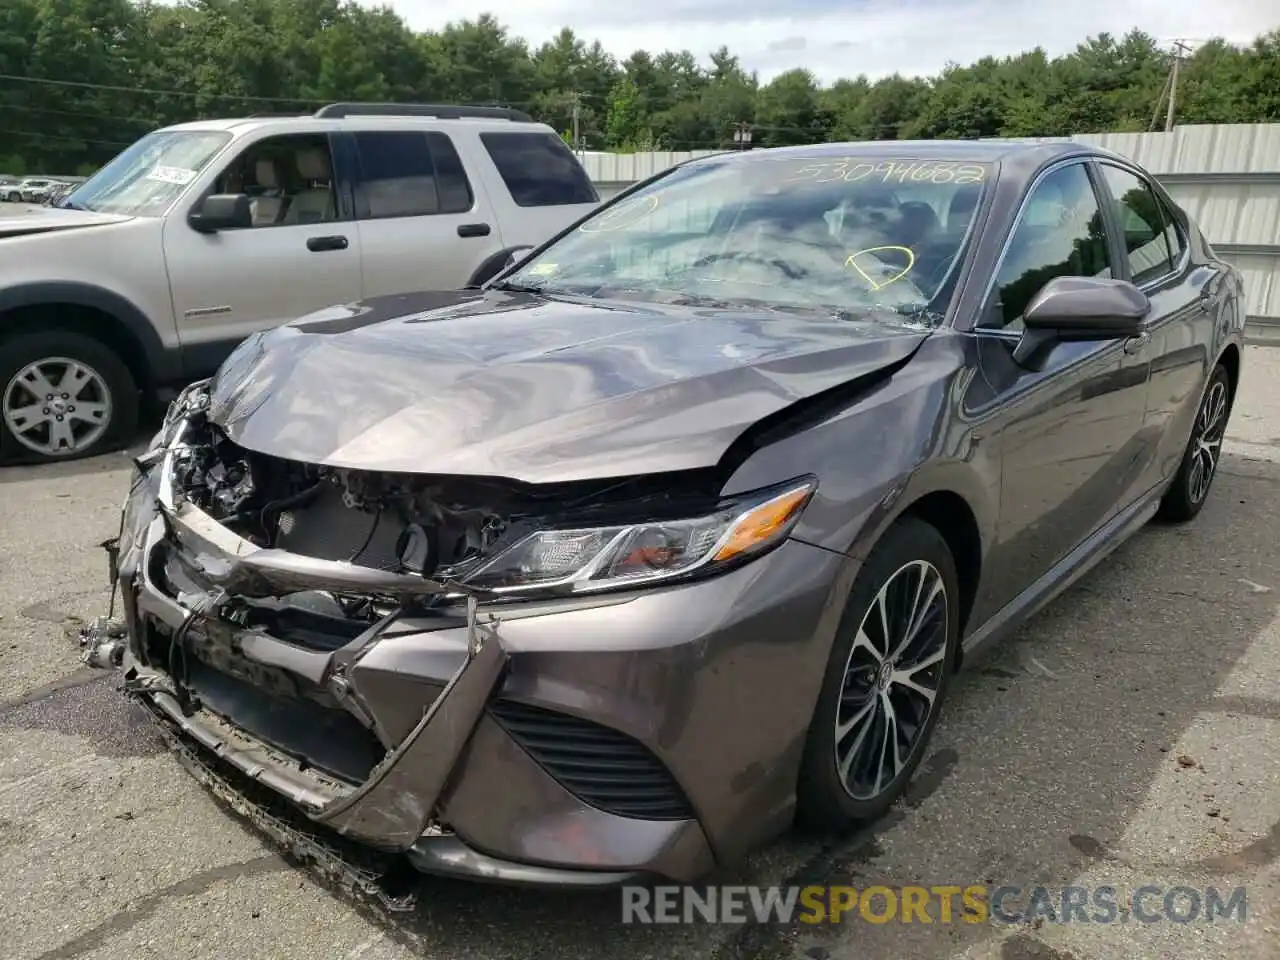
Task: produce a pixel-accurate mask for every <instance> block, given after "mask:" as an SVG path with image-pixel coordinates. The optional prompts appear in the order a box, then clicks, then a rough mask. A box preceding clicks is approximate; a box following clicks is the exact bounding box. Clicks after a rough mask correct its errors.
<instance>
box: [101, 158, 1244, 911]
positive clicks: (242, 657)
mask: <svg viewBox="0 0 1280 960" xmlns="http://www.w3.org/2000/svg"><path fill="white" fill-rule="evenodd" d="M897 149H901V147H900V145H896V144H894V143H892V142H890V143H886V144H863V145H858V146H840V145H827V146H822V147H807V148H802V149H801V148H796V149H789V150H780V151H758V152H751V153H749V154H746V155H742V156H733V157H712V158H707V159H703V160H699V161H696V162H694V163H691V164H688V165H686V166H683V167H680V168H677V169H674V170H671V171H668V172H667V173H665V174H663V175H661V176H659V177H658V178H655V179H654V180H653V181H652V182H650V183H646V184H644V185H641V186H640V187H639V188H637V189H636V190H635V191H633V192H631V193H629V194H626V195H624V196H622V197H620V198H619V199H618V200H616V201H615V202H613V203H611V204H608V205H606V206H604V207H603V208H602V209H601V210H600V211H598V212H597V213H595V214H593V215H592V216H591V217H589V218H587V219H586V220H585V221H584V222H583V223H582V224H580V225H579V226H577V227H575V228H574V229H572V230H570V231H568V232H567V233H565V234H564V235H562V236H561V237H559V238H556V239H555V240H553V241H552V242H550V243H549V244H547V245H546V246H545V247H544V248H542V249H540V250H537V251H535V252H534V253H533V254H531V255H530V257H529V258H528V259H527V260H526V261H525V262H524V263H522V264H518V265H515V266H513V267H512V268H511V269H509V270H508V271H507V272H506V273H505V274H503V275H502V276H500V277H498V278H497V279H496V280H495V281H494V282H492V283H490V284H489V285H487V286H486V288H484V289H480V290H467V291H459V292H450V293H438V294H427V293H424V294H412V295H403V296H396V297H384V298H380V299H376V300H371V301H366V302H362V303H357V304H353V305H350V306H345V307H340V308H334V309H332V310H328V311H325V312H323V313H321V314H317V315H313V316H310V317H305V318H303V319H301V320H299V321H296V322H294V323H292V324H288V325H286V326H284V327H281V328H279V329H276V330H272V331H269V332H264V333H260V334H257V335H254V336H253V337H251V338H250V339H249V340H247V341H246V342H245V343H244V344H242V345H241V346H240V347H239V348H238V349H237V350H236V352H235V353H234V354H233V355H232V356H231V357H230V358H229V359H228V360H227V362H226V364H224V366H223V367H222V369H221V370H220V371H219V373H218V374H217V376H216V377H214V378H213V379H212V380H210V381H206V382H203V383H199V384H195V385H194V386H192V387H190V388H189V389H188V390H187V391H185V392H184V393H183V394H182V396H180V397H179V398H178V400H177V401H175V403H174V404H173V406H172V407H171V409H170V411H169V413H168V416H167V417H166V420H165V423H164V426H163V429H162V430H161V432H160V434H159V435H158V436H157V437H156V439H155V441H154V442H153V444H152V447H151V449H150V451H148V452H147V453H146V454H145V455H143V456H142V457H140V458H139V460H138V470H137V475H136V478H135V482H134V486H133V488H132V490H131V492H130V494H129V497H128V501H127V503H126V506H125V509H124V515H123V518H122V529H121V535H120V538H119V540H118V542H117V543H115V544H113V545H112V547H111V550H112V555H113V571H112V576H113V581H114V582H115V583H116V585H117V587H118V599H119V603H120V607H121V609H120V616H119V619H118V620H107V621H104V622H103V623H101V624H98V625H96V626H95V628H94V629H93V630H91V631H90V632H89V634H88V635H87V636H86V638H85V642H86V646H87V650H86V658H87V659H89V660H90V661H92V662H95V663H99V664H102V665H112V666H120V667H122V669H123V676H124V686H125V689H126V691H127V692H128V693H129V694H130V695H131V696H132V697H134V698H135V699H137V701H138V702H139V703H141V704H142V705H143V706H145V707H146V708H147V709H148V710H149V711H151V713H152V714H153V715H154V716H155V718H156V719H157V722H158V723H159V725H160V729H161V730H163V731H164V733H165V736H166V737H168V738H169V739H170V742H171V744H172V745H173V747H174V749H175V750H176V751H177V752H178V753H179V756H180V757H182V759H183V760H184V761H185V762H186V764H187V766H188V767H189V768H190V769H191V770H192V771H193V772H195V773H196V775H197V776H199V777H200V778H201V779H202V780H203V781H204V782H205V783H206V784H207V785H208V786H209V787H210V788H211V789H212V790H214V792H215V793H217V794H218V795H219V796H220V797H222V798H223V799H224V800H225V801H226V802H227V803H228V804H230V805H231V806H232V807H233V808H234V809H236V810H237V811H239V812H240V813H241V814H243V815H245V816H247V817H249V818H250V819H252V820H253V822H254V823H256V824H257V825H258V826H259V827H261V828H262V829H264V830H267V831H268V832H270V833H271V834H272V835H273V836H275V837H276V838H277V839H278V840H279V841H280V842H281V843H283V844H285V845H286V846H287V847H288V848H289V849H291V850H293V851H294V852H295V853H297V854H298V855H300V856H302V857H304V858H305V859H308V860H311V861H312V862H314V863H317V864H320V865H321V866H322V867H324V868H325V869H326V870H327V871H328V872H329V873H330V874H331V875H333V876H335V877H338V878H340V879H342V880H343V882H345V883H347V884H348V885H353V886H354V887H355V888H357V889H359V890H361V891H363V892H374V893H376V895H378V896H380V897H382V898H383V900H384V902H388V903H403V902H404V900H403V896H407V894H402V893H401V892H397V891H399V890H400V887H399V886H398V885H397V882H393V880H394V878H395V877H403V876H409V877H416V876H418V875H419V874H420V873H424V872H425V873H436V874H449V875H454V876H467V877H474V878H486V879H492V880H500V881H506V882H527V883H537V884H576V885H584V884H614V883H619V882H623V881H625V880H627V879H629V878H634V877H638V876H659V877H666V878H671V879H675V880H693V879H695V878H697V877H699V876H700V875H702V874H704V873H706V872H707V871H709V870H710V869H712V868H713V867H714V866H716V865H718V864H726V863H732V862H733V861H735V860H737V859H739V858H741V857H742V856H743V855H744V854H746V853H747V852H748V851H750V850H751V849H752V848H754V847H756V846H757V845H759V844H760V843H763V842H764V841H766V840H768V839H769V838H771V837H774V836H776V835H778V834H779V833H780V832H782V831H783V830H785V829H786V828H787V826H788V825H789V824H790V823H792V821H793V820H794V819H795V818H796V817H797V816H800V817H802V818H803V819H804V820H805V821H806V822H808V823H811V824H814V825H817V826H819V827H822V828H824V829H827V830H837V831H838V830H841V829H845V828H847V826H848V825H849V824H851V823H854V822H856V821H859V820H865V819H868V818H873V817H876V816H878V815H880V814H882V813H883V812H884V811H886V810H887V809H888V808H889V807H890V805H891V804H893V803H894V802H895V800H896V798H897V797H899V796H900V795H901V793H902V791H903V789H904V788H905V787H906V785H907V783H908V782H909V781H910V779H911V776H912V774H913V772H914V770H915V769H916V768H917V767H918V765H919V764H920V762H921V760H922V758H923V756H924V754H925V751H926V749H927V745H928V742H929V739H930V734H931V732H932V730H933V728H934V726H935V724H936V723H937V721H938V717H939V711H940V708H941V704H942V702H943V700H944V699H945V695H946V692H947V689H948V684H949V679H950V677H951V676H952V674H953V672H954V671H955V670H956V669H957V668H958V667H959V666H960V664H961V663H962V661H963V660H964V659H965V658H966V657H967V656H968V655H969V654H970V653H971V652H972V651H973V649H974V648H976V647H978V646H980V645H982V644H984V643H986V642H988V641H991V640H993V639H995V638H997V637H999V636H1002V635H1004V634H1006V633H1007V632H1008V631H1009V630H1011V629H1013V628H1014V627H1016V626H1017V625H1018V624H1019V623H1021V622H1022V621H1023V620H1025V618H1026V617H1027V616H1028V615H1029V614H1030V613H1031V612H1033V611H1034V610H1036V609H1037V608H1038V607H1039V606H1040V605H1042V604H1043V603H1044V602H1046V601H1047V600H1048V599H1050V598H1051V597H1052V596H1054V595H1055V594H1057V593H1058V592H1060V591H1061V590H1062V589H1063V587H1064V586H1066V585H1067V584H1069V583H1070V582H1071V581H1072V580H1074V579H1075V578H1076V577H1078V576H1080V575H1081V574H1082V573H1083V572H1084V571H1086V570H1087V569H1089V567H1090V566H1092V565H1093V564H1094V563H1096V562H1097V561H1098V560H1100V559H1101V558H1102V557H1103V556H1105V555H1106V554H1107V553H1108V552H1109V551H1110V550H1111V549H1112V548H1113V547H1115V546H1116V545H1117V544H1118V543H1120V542H1121V541H1122V540H1123V539H1124V538H1125V537H1127V536H1129V535H1130V534H1132V533H1133V532H1134V531H1135V530H1137V529H1139V528H1140V527H1141V526H1142V525H1143V524H1144V523H1145V522H1146V521H1147V520H1148V519H1150V518H1151V517H1153V516H1155V515H1157V514H1160V515H1162V516H1164V517H1166V518H1167V519H1170V520H1189V519H1191V518H1192V517H1194V516H1195V515H1196V514H1197V513H1198V512H1199V510H1200V508H1201V507H1202V506H1203V504H1204V502H1205V498H1206V497H1207V495H1208V491H1209V487H1210V483H1211V482H1212V479H1213V474H1214V471H1215V469H1216V466H1217V460H1218V454H1219V452H1220V449H1221V442H1222V436H1223V431H1224V430H1225V427H1226V422H1227V418H1228V416H1229V414H1230V408H1231V400H1232V398H1233V397H1234V395H1235V390H1236V386H1237V383H1238V379H1239V376H1240V369H1241V343H1242V321H1241V313H1240V311H1239V309H1238V305H1239V302H1240V296H1241V287H1240V280H1239V276H1238V274H1236V273H1235V272H1234V271H1233V270H1232V268H1230V267H1229V266H1227V265H1226V264H1224V263H1222V262H1221V261H1218V260H1217V259H1216V258H1215V257H1214V255H1213V252H1212V250H1211V249H1210V248H1209V247H1208V246H1207V245H1206V244H1204V243H1203V240H1202V239H1201V238H1200V234H1199V232H1198V230H1196V228H1195V227H1194V224H1192V223H1191V222H1190V221H1189V220H1188V219H1187V218H1186V216H1185V214H1184V213H1183V212H1182V211H1180V210H1178V209H1177V208H1176V206H1174V205H1173V204H1172V202H1171V201H1170V200H1169V199H1168V198H1167V196H1165V195H1164V194H1163V193H1162V192H1161V191H1160V189H1159V187H1158V186H1156V185H1154V183H1153V182H1151V181H1149V180H1148V179H1146V177H1145V174H1143V173H1142V172H1141V171H1140V170H1138V169H1137V168H1135V167H1132V165H1129V164H1127V163H1126V162H1125V161H1122V160H1120V159H1118V158H1114V157H1112V156H1110V155H1106V154H1101V153H1099V152H1097V151H1095V150H1094V149H1093V148H1091V147H1087V146H1082V145H1079V144H1028V145H1016V144H1007V143H941V142H940V143H936V144H929V145H924V146H921V145H914V146H913V150H915V151H916V153H915V155H913V156H911V157H900V156H897V155H896V154H895V153H894V152H893V151H894V150H897ZM1104 168H1105V169H1104ZM1113 174H1114V175H1115V176H1114V177H1113V176H1112V175H1113ZM1108 178H1112V179H1108ZM1126 178H1128V179H1126ZM1130 180H1132V181H1133V182H1134V183H1136V184H1138V187H1136V188H1134V190H1136V191H1138V192H1141V191H1146V193H1143V197H1145V198H1146V199H1144V200H1143V203H1142V204H1139V205H1138V206H1137V207H1135V212H1133V216H1134V217H1139V218H1141V217H1142V216H1147V217H1150V218H1152V219H1153V220H1154V222H1155V223H1157V224H1160V223H1167V224H1168V231H1167V232H1165V233H1161V232H1160V231H1159V230H1157V231H1156V232H1155V233H1154V234H1153V236H1155V237H1156V240H1154V241H1151V242H1149V243H1148V244H1147V246H1145V247H1142V248H1141V251H1145V252H1143V253H1142V256H1143V257H1145V258H1146V259H1145V260H1143V261H1142V262H1143V263H1146V264H1147V266H1145V267H1141V269H1146V270H1151V269H1164V272H1163V273H1162V274H1161V276H1160V278H1159V279H1158V283H1157V286H1158V288H1159V289H1158V291H1157V289H1156V287H1155V286H1152V285H1151V283H1149V282H1147V281H1146V280H1144V279H1143V277H1142V276H1141V275H1140V269H1139V268H1140V266H1141V264H1139V263H1138V262H1137V261H1132V262H1131V260H1130V259H1126V258H1125V257H1124V256H1122V255H1121V253H1120V251H1122V250H1123V249H1124V244H1123V242H1122V239H1121V238H1122V237H1123V238H1128V239H1132V237H1131V235H1132V236H1136V235H1137V234H1136V233H1135V230H1136V228H1134V227H1133V225H1132V222H1131V220H1132V218H1129V219H1128V220H1126V219H1124V218H1123V217H1122V216H1121V215H1120V214H1121V208H1122V207H1123V206H1124V204H1125V203H1128V202H1129V201H1130V199H1132V197H1133V196H1134V195H1135V193H1134V190H1131V191H1130V192H1129V193H1121V192H1119V191H1118V190H1117V192H1115V193H1113V192H1112V190H1113V188H1118V187H1120V186H1124V185H1126V184H1128V183H1129V181H1130ZM1113 181H1114V182H1113ZM1148 201H1149V202H1148ZM1112 235H1114V239H1113V240H1109V239H1108V237H1111V236H1112ZM1173 243H1176V244H1181V253H1180V254H1179V255H1178V259H1177V262H1176V263H1174V262H1173V260H1172V259H1169V260H1167V261H1166V262H1165V263H1164V264H1163V266H1162V265H1161V264H1159V263H1156V264H1155V266H1154V267H1153V266H1152V265H1151V263H1150V262H1148V261H1153V258H1154V259H1155V260H1158V258H1159V256H1161V254H1160V250H1161V249H1163V250H1164V251H1165V253H1164V254H1163V255H1164V256H1166V257H1169V258H1171V257H1172V254H1171V252H1170V249H1171V248H1170V244H1173ZM1135 249H1136V248H1135ZM1165 268H1167V269H1165ZM1148 292H1150V294H1151V296H1150V298H1149V297H1148ZM1157 293H1158V296H1157V295H1156V294H1157ZM1187 303H1192V304H1198V305H1199V307H1198V308H1197V309H1196V310H1194V311H1192V310H1189V309H1187V308H1186V304H1187ZM1188 344H1194V348H1192V347H1189V346H1187V345H1188ZM397 871H399V872H397ZM406 871H407V872H406ZM388 878H393V880H388Z"/></svg>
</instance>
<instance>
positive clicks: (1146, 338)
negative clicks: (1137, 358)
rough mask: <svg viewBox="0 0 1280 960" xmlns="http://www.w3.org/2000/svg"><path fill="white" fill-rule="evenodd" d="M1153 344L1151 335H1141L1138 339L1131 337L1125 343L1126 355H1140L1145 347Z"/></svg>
mask: <svg viewBox="0 0 1280 960" xmlns="http://www.w3.org/2000/svg"><path fill="white" fill-rule="evenodd" d="M1150 342H1151V334H1149V333H1145V332H1144V333H1140V334H1138V335H1137V336H1136V337H1130V338H1129V339H1128V340H1126V341H1125V342H1124V352H1125V353H1138V352H1139V351H1140V350H1141V349H1142V348H1143V347H1145V346H1146V345H1147V344H1148V343H1150Z"/></svg>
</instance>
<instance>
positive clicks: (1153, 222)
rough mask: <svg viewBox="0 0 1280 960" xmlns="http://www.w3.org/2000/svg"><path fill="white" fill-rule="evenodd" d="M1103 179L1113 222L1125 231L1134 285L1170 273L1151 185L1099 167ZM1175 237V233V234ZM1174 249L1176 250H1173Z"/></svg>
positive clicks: (1166, 240) (1166, 245) (1165, 238)
mask: <svg viewBox="0 0 1280 960" xmlns="http://www.w3.org/2000/svg"><path fill="white" fill-rule="evenodd" d="M1101 167H1102V175H1103V176H1104V177H1105V178H1106V181H1107V187H1108V188H1109V189H1110V190H1111V196H1112V197H1114V198H1115V199H1114V204H1115V213H1116V220H1117V221H1118V222H1119V224H1120V228H1121V229H1122V230H1123V231H1124V248H1125V252H1126V253H1127V254H1128V258H1129V270H1130V272H1131V274H1132V277H1133V282H1134V283H1136V284H1139V285H1141V284H1144V283H1147V282H1149V281H1151V280H1155V279H1158V278H1159V277H1163V276H1166V275H1167V274H1170V273H1172V272H1173V263H1174V259H1173V256H1174V255H1173V250H1171V249H1170V247H1169V235H1168V233H1167V232H1166V229H1165V228H1166V222H1165V219H1164V214H1163V212H1162V211H1161V209H1160V203H1159V201H1158V200H1156V195H1155V192H1154V191H1153V190H1152V189H1151V185H1150V184H1148V183H1147V182H1146V181H1144V180H1143V179H1141V178H1140V177H1137V176H1135V175H1134V174H1132V173H1130V172H1129V171H1128V170H1121V169H1120V168H1119V167H1113V166H1112V165H1111V164H1109V163H1104V164H1101ZM1174 237H1175V239H1176V237H1177V231H1176V230H1175V231H1174ZM1175 249H1176V247H1175Z"/></svg>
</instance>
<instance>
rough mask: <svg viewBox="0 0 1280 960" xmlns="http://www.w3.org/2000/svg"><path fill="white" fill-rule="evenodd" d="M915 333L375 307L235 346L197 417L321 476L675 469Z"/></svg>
mask: <svg viewBox="0 0 1280 960" xmlns="http://www.w3.org/2000/svg"><path fill="white" fill-rule="evenodd" d="M927 336H928V330H927V329H925V328H921V327H915V328H912V327H909V326H907V325H904V324H903V323H901V322H895V321H894V320H892V319H888V318H886V319H884V320H882V321H877V320H874V319H871V318H868V319H865V320H852V321H851V320H845V319H836V318H831V319H828V318H826V317H823V316H814V317H799V316H795V315H784V314H779V313H776V312H767V313H760V312H754V311H749V312H748V311H735V312H730V311H726V310H708V309H702V308H691V307H670V306H666V305H660V304H636V303H626V304H621V303H616V302H590V303H588V302H582V301H565V300H550V299H547V298H544V297H539V296H533V295H529V294H512V293H502V292H497V291H487V292H481V291H462V292H456V293H433V294H411V295H404V296H394V297H382V298H378V299H375V300H369V301H365V302H363V303H358V304H354V305H351V306H346V307H341V308H332V309H329V310H326V311H322V312H321V313H318V314H313V315H311V316H308V317H305V318H303V319H302V320H299V321H296V322H294V323H292V324H288V325H286V326H284V327H280V328H277V329H275V330H271V331H266V332H263V333H260V334H255V335H254V336H252V337H250V338H249V340H247V341H245V343H243V344H242V345H241V346H240V347H239V348H238V349H237V350H236V352H235V353H234V354H233V355H232V356H231V357H229V358H228V360H227V362H226V363H225V364H224V365H223V367H222V369H221V370H220V371H219V373H218V375H217V376H216V377H215V378H214V381H213V384H212V387H211V398H210V399H211V406H210V415H211V417H212V419H213V421H214V422H215V423H217V424H218V425H219V426H221V427H222V428H223V430H224V431H225V432H226V433H227V434H228V436H229V437H230V438H231V439H232V440H234V441H235V442H236V443H238V444H240V445H241V446H243V447H247V448H249V449H251V450H256V451H258V452H261V453H267V454H272V455H275V456H278V457H283V458H286V459H290V460H295V461H303V462H308V463H315V464H324V465H328V466H333V467H347V468H353V469H360V470H376V471H388V472H409V473H431V474H453V475H484V476H498V477H506V478H509V479H512V480H520V481H525V482H528V483H550V482H559V481H568V480H585V479H599V478H605V477H620V476H630V475H636V474H645V473H658V472H665V471H673V470H686V469H693V468H701V467H710V466H714V465H715V464H716V463H717V462H718V461H719V459H720V457H721V456H722V455H723V454H724V452H725V451H726V450H727V448H728V447H729V445H730V444H731V443H732V442H733V441H734V440H735V439H736V438H737V437H738V436H739V435H740V434H741V433H742V432H743V431H744V430H745V429H747V428H748V427H749V426H751V425H752V424H753V423H755V422H756V421H758V420H760V419H761V418H763V417H766V416H768V415H769V414H772V413H776V412H777V411H779V410H782V409H783V408H785V407H787V406H789V405H791V404H793V403H795V402H796V401H797V400H800V399H803V398H805V397H809V396H812V395H814V394H816V393H819V392H821V391H823V390H826V389H829V388H831V387H835V386H838V385H840V384H843V383H847V382H848V381H850V380H854V379H856V378H858V377H861V376H865V375H867V374H871V373H874V372H875V371H877V370H879V369H881V368H883V367H885V366H887V365H889V364H893V363H896V362H898V361H901V360H903V359H904V358H906V357H907V356H909V355H910V354H911V353H912V352H913V351H914V350H915V349H916V348H917V347H918V346H919V345H920V343H921V342H923V340H924V339H925V338H926V337H927Z"/></svg>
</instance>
